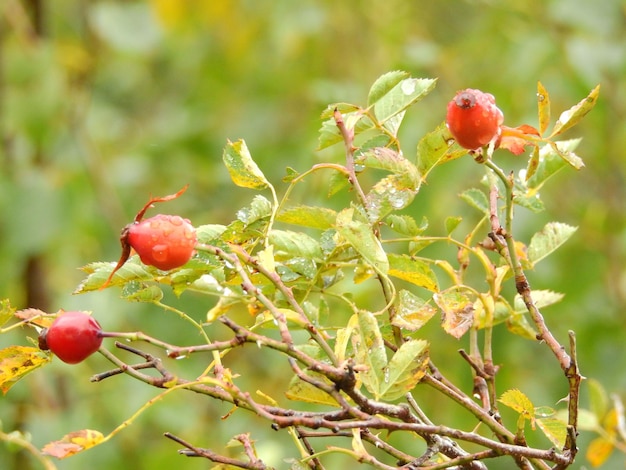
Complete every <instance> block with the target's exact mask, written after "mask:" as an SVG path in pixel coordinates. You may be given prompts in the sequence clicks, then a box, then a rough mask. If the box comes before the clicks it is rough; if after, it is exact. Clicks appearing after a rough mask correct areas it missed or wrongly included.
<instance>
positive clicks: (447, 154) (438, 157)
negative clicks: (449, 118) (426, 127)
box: [417, 123, 467, 181]
mask: <svg viewBox="0 0 626 470" xmlns="http://www.w3.org/2000/svg"><path fill="white" fill-rule="evenodd" d="M466 154H467V150H466V149H463V148H461V147H459V146H458V145H457V144H456V143H455V141H454V139H453V138H452V135H451V134H450V131H449V130H448V128H447V127H446V124H445V123H442V124H440V125H439V126H438V127H437V128H436V129H435V130H434V131H432V132H429V133H428V134H426V135H425V136H424V137H422V138H421V140H420V141H419V143H418V144H417V169H418V171H419V174H420V175H421V178H422V181H425V180H426V177H427V176H428V173H430V171H431V170H432V169H433V168H434V167H436V166H438V165H443V164H444V163H447V162H449V161H452V160H455V159H457V158H459V157H462V156H463V155H466Z"/></svg>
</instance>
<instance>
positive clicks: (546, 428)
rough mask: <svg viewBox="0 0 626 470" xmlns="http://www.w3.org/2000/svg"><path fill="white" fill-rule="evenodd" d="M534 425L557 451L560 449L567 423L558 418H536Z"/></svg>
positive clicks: (563, 442) (565, 434)
mask: <svg viewBox="0 0 626 470" xmlns="http://www.w3.org/2000/svg"><path fill="white" fill-rule="evenodd" d="M535 423H537V426H539V429H541V431H542V432H543V433H544V434H545V436H546V437H547V438H548V439H549V440H550V442H552V444H554V446H555V447H556V448H557V449H562V448H563V446H564V445H565V438H566V436H567V423H566V422H565V421H563V420H560V419H558V418H552V417H550V418H537V419H535Z"/></svg>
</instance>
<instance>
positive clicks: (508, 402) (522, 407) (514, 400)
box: [498, 389, 535, 419]
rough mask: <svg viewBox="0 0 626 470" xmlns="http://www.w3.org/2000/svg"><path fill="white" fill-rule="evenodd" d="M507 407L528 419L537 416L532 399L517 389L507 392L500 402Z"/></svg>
mask: <svg viewBox="0 0 626 470" xmlns="http://www.w3.org/2000/svg"><path fill="white" fill-rule="evenodd" d="M498 401H499V402H500V403H502V404H503V405H505V406H508V407H509V408H512V409H513V410H515V411H517V412H518V413H520V414H521V415H524V417H525V418H527V419H532V418H534V416H535V407H534V405H533V403H532V402H531V401H530V399H529V398H528V397H527V396H526V395H524V394H523V393H522V392H520V391H519V390H517V389H512V390H507V391H506V392H504V393H503V394H502V396H501V397H500V399H499V400H498Z"/></svg>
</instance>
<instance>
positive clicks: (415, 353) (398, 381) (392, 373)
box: [376, 339, 428, 401]
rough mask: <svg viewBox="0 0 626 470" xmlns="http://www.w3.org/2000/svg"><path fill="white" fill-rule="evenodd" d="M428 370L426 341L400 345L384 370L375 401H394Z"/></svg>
mask: <svg viewBox="0 0 626 470" xmlns="http://www.w3.org/2000/svg"><path fill="white" fill-rule="evenodd" d="M427 368H428V341H425V340H417V339H411V340H409V341H406V342H404V343H402V344H401V345H400V347H399V348H398V350H397V351H396V352H395V353H394V355H393V356H392V358H391V360H390V361H389V364H388V365H387V367H386V368H385V372H384V378H383V382H382V384H381V388H380V389H379V391H378V394H377V395H378V396H377V397H376V399H377V400H379V399H380V400H383V401H394V400H397V399H399V398H401V397H403V396H404V395H406V394H407V393H408V392H410V391H411V390H413V388H415V386H416V385H417V384H418V383H419V381H420V380H422V377H424V374H425V373H426V369H427Z"/></svg>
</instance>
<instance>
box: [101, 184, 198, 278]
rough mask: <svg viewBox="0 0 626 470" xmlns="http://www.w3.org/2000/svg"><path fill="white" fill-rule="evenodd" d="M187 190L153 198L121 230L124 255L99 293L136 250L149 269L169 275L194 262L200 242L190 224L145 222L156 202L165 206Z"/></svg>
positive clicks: (172, 219)
mask: <svg viewBox="0 0 626 470" xmlns="http://www.w3.org/2000/svg"><path fill="white" fill-rule="evenodd" d="M186 190H187V186H185V187H184V188H183V189H181V190H180V191H178V192H177V193H175V194H170V195H169V196H163V197H156V198H151V199H150V200H149V201H148V203H147V204H146V205H145V206H143V208H142V209H141V210H140V211H139V212H137V215H136V216H135V221H134V222H133V223H132V224H128V225H127V226H126V227H124V229H123V230H122V235H121V236H120V242H121V243H122V255H121V256H120V259H119V261H118V262H117V265H116V266H115V268H113V271H111V274H109V277H108V279H107V280H106V281H105V283H104V284H102V286H100V289H104V288H105V287H106V286H108V285H109V283H110V282H111V279H113V275H114V274H115V273H116V272H117V270H118V269H120V268H121V267H122V266H124V263H126V261H127V260H128V257H129V256H130V251H131V248H133V249H134V250H135V251H136V252H137V254H138V255H139V258H141V261H142V262H143V263H144V264H147V265H149V266H154V267H155V268H158V269H162V270H164V271H169V270H170V269H174V268H178V267H180V266H182V265H183V264H185V263H186V262H187V261H189V260H190V259H191V257H192V256H193V253H194V247H195V245H196V242H197V237H196V229H195V228H194V227H193V225H191V223H190V222H189V220H187V219H183V218H182V217H180V216H178V215H163V214H159V215H155V216H154V217H150V218H149V219H146V220H142V219H143V216H144V214H145V213H146V211H147V210H148V209H149V208H150V207H152V205H153V204H154V203H155V202H165V201H171V200H172V199H176V198H177V197H178V196H180V195H181V194H183V193H184V192H185V191H186Z"/></svg>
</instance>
